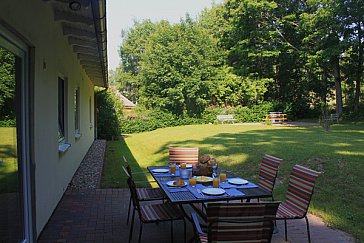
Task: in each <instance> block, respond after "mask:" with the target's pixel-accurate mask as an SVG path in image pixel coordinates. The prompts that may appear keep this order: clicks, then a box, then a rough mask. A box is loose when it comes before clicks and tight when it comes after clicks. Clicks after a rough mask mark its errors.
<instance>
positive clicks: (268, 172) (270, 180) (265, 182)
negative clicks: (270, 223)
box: [258, 154, 283, 201]
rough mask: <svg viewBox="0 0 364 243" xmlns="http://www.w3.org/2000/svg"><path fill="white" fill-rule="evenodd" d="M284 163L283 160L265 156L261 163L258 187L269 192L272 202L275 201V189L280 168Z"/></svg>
mask: <svg viewBox="0 0 364 243" xmlns="http://www.w3.org/2000/svg"><path fill="white" fill-rule="evenodd" d="M282 161H283V159H280V158H277V157H274V156H272V155H269V154H265V155H264V156H263V158H262V161H261V163H260V169H259V180H258V187H259V188H263V189H265V190H267V191H269V192H270V195H271V197H272V201H274V197H273V188H274V185H275V182H276V178H277V173H278V167H279V165H280V163H281V162H282Z"/></svg>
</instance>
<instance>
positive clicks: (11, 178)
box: [0, 127, 18, 193]
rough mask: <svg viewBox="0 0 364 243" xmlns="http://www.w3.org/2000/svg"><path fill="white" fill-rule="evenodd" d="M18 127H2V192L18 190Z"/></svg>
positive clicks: (0, 177) (0, 155) (0, 139)
mask: <svg viewBox="0 0 364 243" xmlns="http://www.w3.org/2000/svg"><path fill="white" fill-rule="evenodd" d="M15 132H16V129H15V128H13V127H0V159H1V160H3V162H2V163H0V193H8V192H16V191H17V190H18V177H17V176H18V173H17V171H18V161H17V155H16V134H15Z"/></svg>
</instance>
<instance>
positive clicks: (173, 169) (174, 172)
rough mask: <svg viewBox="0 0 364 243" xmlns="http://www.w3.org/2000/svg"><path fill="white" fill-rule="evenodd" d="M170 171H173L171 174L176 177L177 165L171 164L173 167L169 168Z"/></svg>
mask: <svg viewBox="0 0 364 243" xmlns="http://www.w3.org/2000/svg"><path fill="white" fill-rule="evenodd" d="M169 168H170V170H171V174H172V175H174V174H176V164H174V163H173V164H171V166H170V167H169Z"/></svg>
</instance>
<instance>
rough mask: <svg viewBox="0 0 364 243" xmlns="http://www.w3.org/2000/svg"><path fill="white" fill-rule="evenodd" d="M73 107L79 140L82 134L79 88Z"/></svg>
mask: <svg viewBox="0 0 364 243" xmlns="http://www.w3.org/2000/svg"><path fill="white" fill-rule="evenodd" d="M73 107H74V112H75V137H76V138H79V137H80V135H81V132H80V88H79V87H77V88H76V89H75V91H74V97H73Z"/></svg>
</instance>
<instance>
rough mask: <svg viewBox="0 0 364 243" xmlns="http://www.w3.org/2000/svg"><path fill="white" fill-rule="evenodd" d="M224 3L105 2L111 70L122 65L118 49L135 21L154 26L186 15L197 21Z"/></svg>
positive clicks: (191, 0)
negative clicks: (147, 22)
mask: <svg viewBox="0 0 364 243" xmlns="http://www.w3.org/2000/svg"><path fill="white" fill-rule="evenodd" d="M222 1H223V0H106V8H107V10H106V11H107V12H106V13H107V33H108V34H107V38H108V40H107V42H108V46H107V48H108V64H109V70H110V69H112V70H115V69H116V67H117V66H118V65H119V54H118V49H119V46H120V44H121V41H122V39H121V30H127V29H129V28H131V27H133V23H134V20H138V21H140V20H144V19H150V20H152V21H153V22H156V21H160V20H168V21H169V22H170V23H178V22H179V21H180V19H181V18H182V17H185V15H186V13H189V14H190V16H191V17H192V18H195V17H196V16H197V15H198V14H199V13H200V12H201V11H202V10H203V9H204V8H210V7H211V6H212V3H213V2H215V3H221V2H222Z"/></svg>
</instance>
